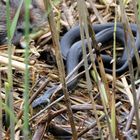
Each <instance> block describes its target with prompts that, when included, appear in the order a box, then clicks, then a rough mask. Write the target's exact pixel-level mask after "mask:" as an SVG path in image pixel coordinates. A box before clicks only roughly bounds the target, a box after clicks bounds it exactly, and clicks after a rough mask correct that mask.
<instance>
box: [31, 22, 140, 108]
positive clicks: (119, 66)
mask: <svg viewBox="0 0 140 140" xmlns="http://www.w3.org/2000/svg"><path fill="white" fill-rule="evenodd" d="M92 28H93V30H94V32H95V39H96V41H97V43H101V44H102V46H104V44H106V43H108V42H109V41H111V40H113V34H114V23H113V22H112V23H105V24H94V25H93V26H92ZM130 28H131V30H132V33H133V35H134V39H135V47H136V48H137V50H140V39H139V33H138V30H137V25H136V24H130ZM116 39H117V41H118V42H121V44H122V45H123V46H124V51H123V53H122V55H121V57H119V58H117V60H116V74H117V75H121V74H123V73H124V72H126V71H127V69H128V60H127V58H128V57H127V49H126V47H128V48H129V50H130V57H131V58H132V61H134V60H135V55H134V48H133V47H131V38H130V36H129V35H128V39H127V41H126V36H125V31H124V28H123V25H122V23H117V24H116ZM90 42H91V43H92V41H91V40H90ZM84 43H85V45H84V46H85V47H86V49H87V48H88V45H87V40H86V39H85V40H84ZM93 45H94V44H93ZM126 45H127V46H126ZM60 46H61V53H62V57H63V59H64V61H65V64H66V73H67V75H68V74H70V73H71V72H72V71H73V69H74V68H75V67H76V66H77V65H78V63H79V62H80V60H81V59H82V47H81V46H82V41H81V39H80V26H75V27H73V28H71V29H70V30H69V31H68V32H67V33H66V34H64V36H63V37H62V39H61V40H60ZM101 57H102V60H103V64H104V67H105V72H106V73H110V74H111V73H112V64H111V61H112V59H113V58H112V57H111V56H109V55H107V54H102V53H101ZM89 63H91V62H90V60H89ZM77 74H78V69H77V70H76V71H75V72H74V74H73V75H72V76H71V77H70V78H69V80H70V79H73V78H74V77H75V76H76V75H77ZM77 82H78V78H75V79H74V80H72V81H71V82H69V83H68V84H67V88H68V90H72V89H73V88H74V87H75V85H76V84H77ZM57 88H58V85H54V86H53V87H51V88H49V89H48V90H47V91H45V93H44V94H43V95H41V96H40V97H38V98H37V99H35V100H34V101H33V103H32V107H33V108H35V107H37V106H40V105H42V104H47V103H48V101H49V98H50V97H51V96H52V94H53V93H54V91H55V90H56V89H57ZM59 92H61V93H62V90H59Z"/></svg>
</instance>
